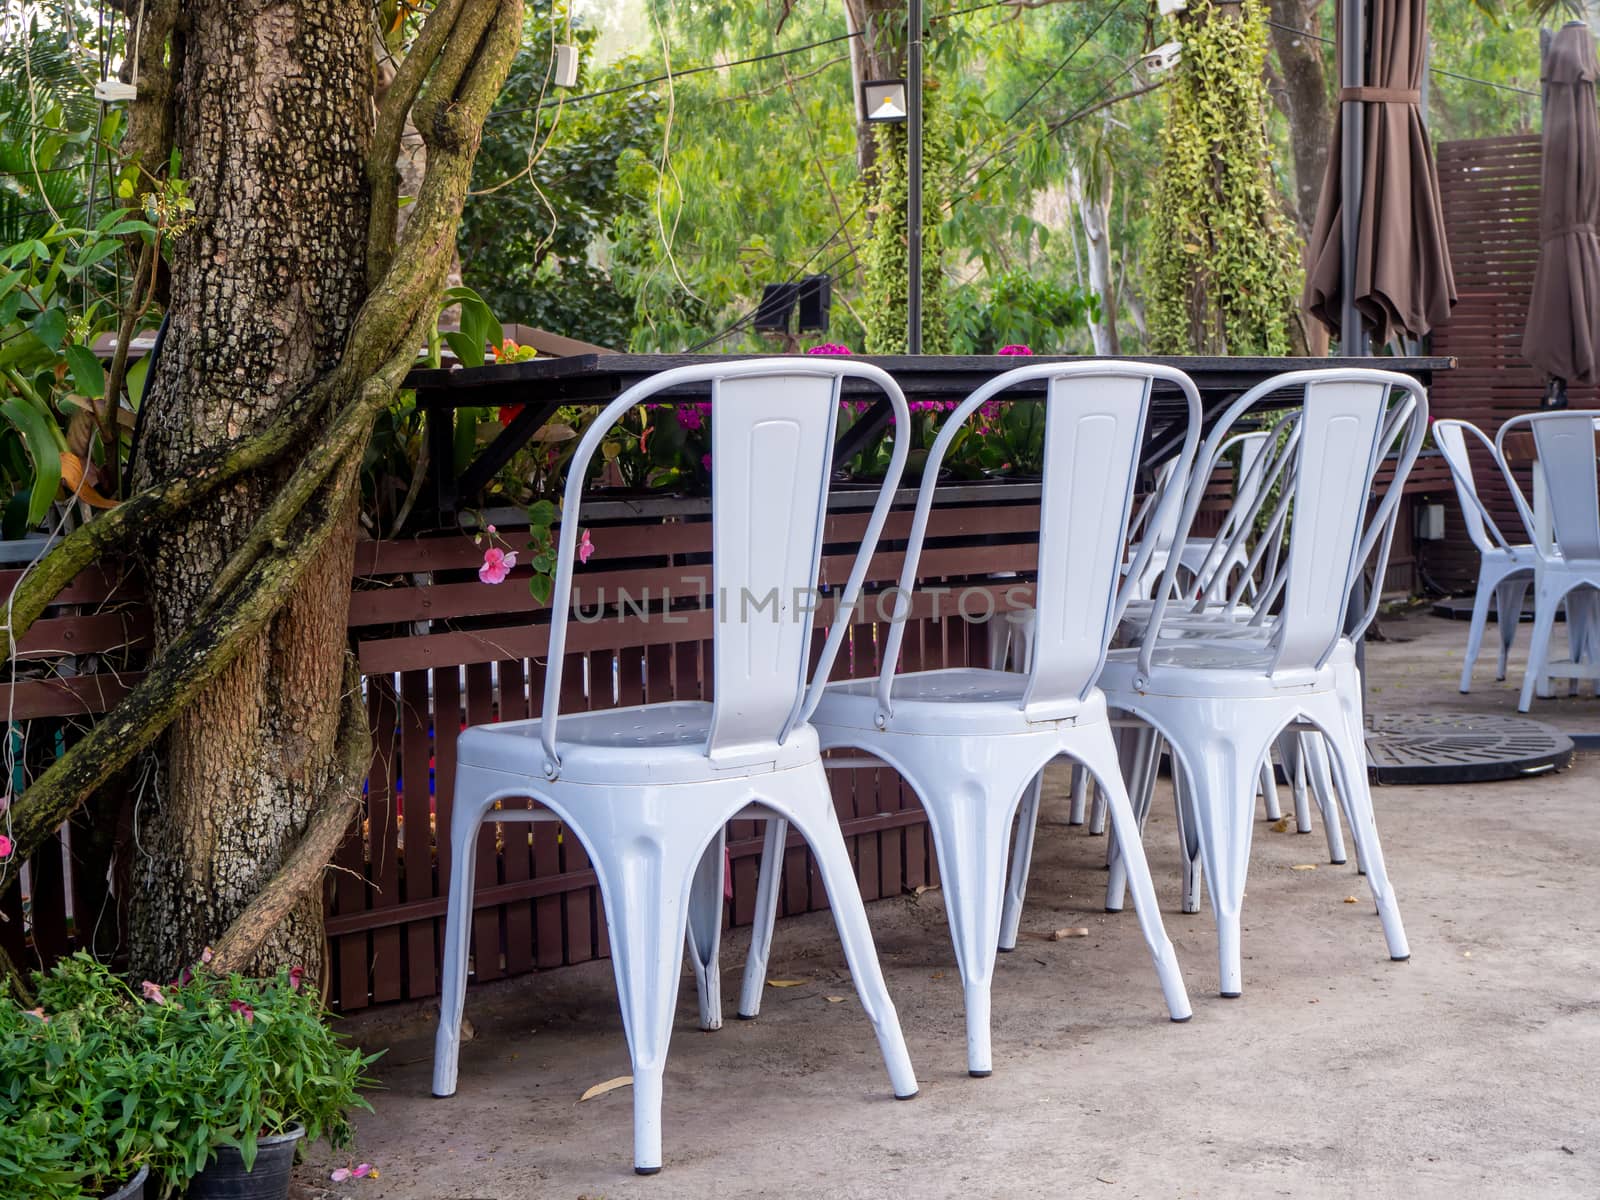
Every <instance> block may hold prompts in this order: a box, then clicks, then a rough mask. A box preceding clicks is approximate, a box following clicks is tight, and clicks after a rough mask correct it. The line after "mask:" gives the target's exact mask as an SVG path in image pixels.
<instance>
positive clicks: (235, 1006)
mask: <svg viewBox="0 0 1600 1200" xmlns="http://www.w3.org/2000/svg"><path fill="white" fill-rule="evenodd" d="M228 1007H229V1008H230V1009H232V1010H233V1011H234V1012H236V1013H238V1014H239V1015H240V1016H241V1017H243V1018H244V1023H245V1024H246V1025H249V1024H250V1023H251V1022H253V1021H254V1020H255V1019H256V1010H255V1009H253V1008H251V1007H250V1006H249V1005H248V1004H246V1003H245V1002H244V1001H243V1000H230V1001H228Z"/></svg>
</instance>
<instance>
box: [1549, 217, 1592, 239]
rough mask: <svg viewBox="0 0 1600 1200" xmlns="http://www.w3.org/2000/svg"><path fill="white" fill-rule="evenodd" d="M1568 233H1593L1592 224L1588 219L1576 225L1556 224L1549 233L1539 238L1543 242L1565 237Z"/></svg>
mask: <svg viewBox="0 0 1600 1200" xmlns="http://www.w3.org/2000/svg"><path fill="white" fill-rule="evenodd" d="M1569 233H1587V234H1590V235H1593V233H1594V226H1593V225H1592V224H1590V223H1589V222H1588V221H1582V222H1579V223H1578V224H1576V225H1558V226H1556V228H1554V229H1552V230H1550V232H1549V233H1547V234H1545V235H1544V236H1543V237H1542V238H1541V239H1540V240H1541V241H1545V242H1553V241H1555V239H1556V238H1559V237H1566V235H1567V234H1569Z"/></svg>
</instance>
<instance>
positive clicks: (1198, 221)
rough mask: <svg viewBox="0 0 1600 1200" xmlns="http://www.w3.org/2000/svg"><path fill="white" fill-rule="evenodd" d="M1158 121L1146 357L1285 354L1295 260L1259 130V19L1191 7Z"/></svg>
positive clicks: (1257, 12)
mask: <svg viewBox="0 0 1600 1200" xmlns="http://www.w3.org/2000/svg"><path fill="white" fill-rule="evenodd" d="M1174 36H1175V37H1177V38H1178V39H1179V40H1181V41H1182V42H1183V60H1182V64H1181V65H1180V67H1179V68H1178V72H1177V77H1176V79H1175V80H1174V81H1173V82H1172V83H1171V84H1169V85H1168V86H1167V88H1166V91H1167V124H1166V129H1165V132H1164V134H1163V138H1162V172H1161V181H1160V189H1159V192H1158V194H1157V200H1156V213H1157V221H1156V228H1155V245H1154V247H1153V265H1154V271H1155V280H1154V288H1153V294H1152V295H1151V299H1150V339H1151V349H1152V350H1154V351H1155V352H1157V353H1165V354H1285V353H1287V352H1288V349H1289V320H1290V315H1291V314H1292V312H1293V311H1294V307H1295V301H1296V287H1295V283H1296V276H1297V269H1296V268H1297V262H1296V257H1295V251H1294V247H1293V243H1292V240H1291V233H1290V230H1289V227H1288V223H1287V222H1286V221H1285V220H1284V217H1283V215H1282V210H1281V208H1280V204H1279V198H1278V193H1277V189H1276V187H1275V185H1274V181H1273V176H1272V171H1271V159H1270V156H1269V151H1268V145H1267V133H1266V114H1267V101H1268V97H1267V90H1266V83H1265V80H1264V77H1263V74H1262V67H1263V64H1264V62H1265V61H1266V51H1267V37H1266V25H1265V13H1264V11H1263V9H1262V6H1261V3H1260V0H1243V3H1241V4H1227V3H1220V2H1219V0H1193V3H1191V4H1190V6H1189V9H1188V11H1187V12H1186V13H1185V14H1184V16H1183V18H1182V20H1181V21H1180V22H1179V26H1178V30H1177V32H1176V33H1175V34H1174Z"/></svg>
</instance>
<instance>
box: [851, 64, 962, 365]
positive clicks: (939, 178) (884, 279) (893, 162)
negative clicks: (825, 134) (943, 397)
mask: <svg viewBox="0 0 1600 1200" xmlns="http://www.w3.org/2000/svg"><path fill="white" fill-rule="evenodd" d="M937 97H938V90H937V89H936V88H932V87H930V88H929V89H928V91H927V93H926V96H925V100H924V105H923V109H924V111H923V130H922V181H923V182H922V352H923V353H924V354H948V353H949V352H950V324H949V320H948V311H947V310H948V307H949V296H948V294H947V290H946V285H945V267H946V263H945V259H946V255H945V250H944V239H943V236H942V234H941V230H942V228H943V226H944V214H945V208H946V206H947V205H948V203H949V198H950V174H951V166H950V142H949V138H948V136H947V134H946V130H945V122H944V121H943V119H942V113H941V111H940V105H939V102H938V100H937ZM877 132H878V139H877V140H878V153H877V161H876V164H875V171H874V173H875V174H876V176H877V178H876V179H875V180H874V181H873V184H874V186H873V188H872V204H871V211H872V236H871V237H870V238H869V239H868V241H867V247H866V253H865V255H864V257H863V262H862V267H863V270H864V274H865V279H864V284H863V290H864V292H865V295H864V296H863V298H862V303H863V305H864V306H865V314H864V316H863V318H862V319H863V321H864V323H865V326H866V329H865V333H866V349H867V353H868V354H904V353H905V352H906V333H907V329H908V328H909V324H910V319H909V316H908V301H907V295H908V293H909V291H910V275H909V274H908V266H907V256H908V245H907V239H908V225H907V222H906V218H907V211H906V204H907V201H908V187H907V181H908V176H907V174H906V127H905V126H904V125H888V126H880V127H879V129H878V131H877Z"/></svg>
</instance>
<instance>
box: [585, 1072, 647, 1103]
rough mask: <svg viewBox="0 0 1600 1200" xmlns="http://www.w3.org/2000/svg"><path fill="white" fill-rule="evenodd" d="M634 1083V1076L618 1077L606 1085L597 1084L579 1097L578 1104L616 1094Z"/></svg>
mask: <svg viewBox="0 0 1600 1200" xmlns="http://www.w3.org/2000/svg"><path fill="white" fill-rule="evenodd" d="M632 1083H633V1076H632V1075H618V1076H617V1077H616V1078H615V1079H608V1080H606V1081H605V1082H604V1083H597V1084H595V1085H594V1086H593V1087H592V1088H590V1089H589V1090H588V1091H587V1092H585V1093H584V1094H583V1095H581V1096H579V1097H578V1103H579V1104H582V1103H583V1102H584V1101H585V1100H593V1099H594V1098H595V1097H596V1096H604V1095H605V1094H606V1093H607V1092H614V1091H616V1090H617V1089H618V1088H624V1087H629V1086H631V1085H632Z"/></svg>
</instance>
